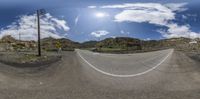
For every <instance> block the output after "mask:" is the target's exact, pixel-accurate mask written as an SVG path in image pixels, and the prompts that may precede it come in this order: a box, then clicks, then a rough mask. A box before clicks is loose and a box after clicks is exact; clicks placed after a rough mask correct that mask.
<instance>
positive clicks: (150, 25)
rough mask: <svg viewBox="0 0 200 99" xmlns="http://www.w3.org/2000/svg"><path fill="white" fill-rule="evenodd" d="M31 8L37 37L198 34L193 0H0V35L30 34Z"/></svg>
mask: <svg viewBox="0 0 200 99" xmlns="http://www.w3.org/2000/svg"><path fill="white" fill-rule="evenodd" d="M37 9H45V10H46V13H45V14H44V15H41V16H40V17H41V34H42V38H45V37H54V38H63V37H65V38H69V39H71V40H74V41H78V42H83V41H88V40H101V39H104V38H108V37H119V36H120V37H121V36H123V37H134V38H140V39H144V40H151V39H152V40H153V39H156V40H157V39H164V38H173V37H190V38H200V29H199V26H200V10H199V9H200V1H198V0H34V1H31V0H29V1H27V0H15V1H13V0H0V38H1V37H3V36H5V35H11V36H13V37H15V38H16V39H19V37H21V39H22V40H36V39H37V19H36V13H35V12H36V10H37Z"/></svg>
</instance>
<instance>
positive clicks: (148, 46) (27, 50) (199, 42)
mask: <svg viewBox="0 0 200 99" xmlns="http://www.w3.org/2000/svg"><path fill="white" fill-rule="evenodd" d="M41 42H42V43H41V47H42V53H43V56H42V57H38V56H37V54H36V52H37V42H35V41H22V40H16V39H14V38H13V37H11V36H5V37H3V38H2V39H1V40H0V52H1V53H0V54H1V58H0V61H5V62H9V61H10V62H11V63H21V64H24V63H42V62H48V61H51V59H54V58H55V57H60V55H61V54H60V51H74V49H76V48H79V49H85V50H90V51H94V52H100V53H119V54H124V53H138V52H149V51H156V50H162V49H168V48H173V49H175V50H177V51H182V52H185V53H187V55H190V56H191V57H195V58H196V59H199V60H200V57H199V55H200V54H199V53H200V39H193V40H192V39H189V38H183V37H181V38H171V39H162V40H140V39H137V38H130V37H116V38H106V39H104V40H101V41H87V42H83V43H78V42H74V41H71V40H69V39H66V38H61V39H54V38H51V37H49V38H44V39H42V40H41ZM50 53H54V54H50ZM52 57H53V58H52Z"/></svg>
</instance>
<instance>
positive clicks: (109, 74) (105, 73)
mask: <svg viewBox="0 0 200 99" xmlns="http://www.w3.org/2000/svg"><path fill="white" fill-rule="evenodd" d="M173 51H174V50H172V51H171V52H170V53H169V54H168V55H167V56H166V57H165V58H164V59H163V60H162V61H160V62H159V63H158V64H157V65H155V66H154V67H152V68H151V69H149V70H147V71H144V72H141V73H137V74H131V75H118V74H112V73H108V72H105V71H102V70H100V69H98V68H96V67H95V66H94V65H92V64H91V63H90V62H88V61H87V60H86V59H85V58H84V57H83V56H82V55H81V54H80V53H79V51H76V52H77V53H78V55H79V57H80V58H81V59H82V60H84V61H85V62H86V63H87V64H88V65H89V66H90V67H92V68H93V69H94V70H96V71H98V72H100V73H102V74H104V75H108V76H112V77H123V78H125V77H135V76H140V75H144V74H146V73H148V72H150V71H152V70H154V69H156V68H157V67H158V66H160V65H161V64H162V63H163V62H164V61H165V60H166V59H167V58H168V57H169V56H170V55H171V54H172V53H173Z"/></svg>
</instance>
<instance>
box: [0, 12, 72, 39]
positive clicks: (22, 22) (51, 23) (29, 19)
mask: <svg viewBox="0 0 200 99" xmlns="http://www.w3.org/2000/svg"><path fill="white" fill-rule="evenodd" d="M40 22H41V38H45V37H53V38H61V37H62V36H61V35H62V34H59V33H58V32H57V31H58V30H59V31H64V32H67V31H69V29H70V28H69V27H68V25H67V22H66V21H65V20H60V19H57V18H55V17H53V16H51V15H50V14H49V13H47V14H46V15H45V16H44V17H42V18H41V21H40ZM19 34H20V35H21V39H22V40H37V20H36V15H35V14H34V15H23V16H21V17H20V19H19V20H18V21H17V22H13V23H12V24H11V25H9V26H7V27H6V28H2V29H1V31H0V38H2V37H3V36H5V35H11V36H12V37H14V38H16V39H18V38H19ZM63 35H64V34H63Z"/></svg>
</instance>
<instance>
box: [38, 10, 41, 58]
mask: <svg viewBox="0 0 200 99" xmlns="http://www.w3.org/2000/svg"><path fill="white" fill-rule="evenodd" d="M37 25H38V56H41V44H40V10H37Z"/></svg>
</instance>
